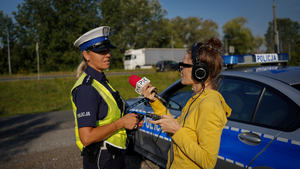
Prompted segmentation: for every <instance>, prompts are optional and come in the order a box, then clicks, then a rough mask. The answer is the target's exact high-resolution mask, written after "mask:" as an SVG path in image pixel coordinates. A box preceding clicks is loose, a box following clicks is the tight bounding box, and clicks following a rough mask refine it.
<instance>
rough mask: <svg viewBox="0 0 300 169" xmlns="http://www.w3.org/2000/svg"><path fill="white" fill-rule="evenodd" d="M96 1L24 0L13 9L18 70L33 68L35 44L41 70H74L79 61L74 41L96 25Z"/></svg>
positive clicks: (97, 23)
mask: <svg viewBox="0 0 300 169" xmlns="http://www.w3.org/2000/svg"><path fill="white" fill-rule="evenodd" d="M96 3H97V1H93V0H65V1H61V0H25V1H24V3H22V5H19V6H18V12H15V13H14V15H15V20H16V21H17V25H18V26H17V38H18V43H17V44H16V45H15V47H14V51H15V55H16V58H18V59H17V61H16V62H17V63H18V64H17V65H16V66H17V67H18V70H20V71H21V70H26V71H29V72H36V70H37V59H36V58H37V57H36V56H37V54H36V44H37V43H38V44H39V56H40V69H41V71H60V70H73V69H74V68H76V66H77V65H78V64H79V62H80V59H81V58H80V57H79V51H78V50H76V49H74V48H73V46H72V44H73V43H74V41H75V40H76V39H77V38H78V37H79V36H80V35H82V34H83V33H85V32H86V31H88V30H90V29H92V28H95V27H97V26H98V25H99V20H100V17H99V15H98V10H97V4H96Z"/></svg>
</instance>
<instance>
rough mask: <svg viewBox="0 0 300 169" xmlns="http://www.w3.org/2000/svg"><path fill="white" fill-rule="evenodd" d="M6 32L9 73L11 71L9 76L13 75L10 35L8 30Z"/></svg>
mask: <svg viewBox="0 0 300 169" xmlns="http://www.w3.org/2000/svg"><path fill="white" fill-rule="evenodd" d="M6 31H7V53H8V71H9V75H11V64H10V48H9V33H8V28H6Z"/></svg>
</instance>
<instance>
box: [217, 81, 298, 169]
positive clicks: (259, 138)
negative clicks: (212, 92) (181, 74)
mask: <svg viewBox="0 0 300 169" xmlns="http://www.w3.org/2000/svg"><path fill="white" fill-rule="evenodd" d="M218 90H219V92H220V93H221V94H222V95H223V97H224V99H225V101H226V103H227V104H228V105H229V107H231V108H232V114H231V116H230V117H229V118H228V122H227V124H226V126H225V128H224V130H223V133H222V138H221V144H220V151H219V159H220V160H218V163H217V166H216V168H225V167H224V166H225V164H226V163H230V164H235V166H239V167H241V168H246V167H247V166H248V165H249V164H251V165H250V166H251V167H252V168H253V167H258V166H259V167H262V168H269V167H270V168H299V166H300V161H299V159H300V153H299V152H300V146H299V143H298V142H297V141H296V142H295V141H293V138H295V137H298V136H296V135H299V134H300V133H299V128H298V129H297V128H295V129H291V128H289V127H290V126H291V125H293V124H295V119H297V116H298V115H299V112H298V111H299V110H297V105H295V104H294V103H293V102H291V101H290V100H289V99H288V98H287V96H285V95H284V94H282V93H281V92H280V91H277V90H276V89H274V88H272V87H270V86H267V85H264V84H261V83H259V82H257V81H252V80H249V79H245V78H236V77H226V76H224V77H223V78H222V80H221V81H220V85H219V88H218ZM284 130H285V133H282V131H284ZM293 130H295V131H293ZM293 142H294V143H293ZM230 168H232V167H230Z"/></svg>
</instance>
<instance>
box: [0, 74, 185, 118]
mask: <svg viewBox="0 0 300 169" xmlns="http://www.w3.org/2000/svg"><path fill="white" fill-rule="evenodd" d="M53 74H54V75H55V74H63V73H51V75H53ZM72 74H74V73H72ZM136 75H138V76H139V77H147V78H148V79H149V80H150V81H151V84H152V85H154V86H155V87H156V88H157V89H158V90H159V92H160V91H162V90H163V89H165V88H166V87H167V86H169V85H170V84H172V83H173V82H175V81H176V80H178V79H179V78H180V74H179V73H178V72H162V73H161V72H158V73H156V72H154V71H153V73H150V74H149V73H145V74H143V71H141V74H136ZM130 76H131V75H107V79H108V80H109V82H110V84H111V85H112V86H113V88H114V89H115V90H118V91H119V93H120V94H121V95H122V97H123V98H124V99H128V98H131V97H137V96H138V94H137V93H136V92H135V91H134V88H133V87H132V86H131V85H130V84H129V82H128V79H129V77H130ZM74 83H75V78H74V77H63V78H53V79H42V80H39V81H38V80H19V81H6V82H0V93H1V94H0V117H5V116H14V115H24V114H33V113H43V112H51V111H61V110H71V109H72V107H71V101H70V90H71V88H72V87H73V85H74Z"/></svg>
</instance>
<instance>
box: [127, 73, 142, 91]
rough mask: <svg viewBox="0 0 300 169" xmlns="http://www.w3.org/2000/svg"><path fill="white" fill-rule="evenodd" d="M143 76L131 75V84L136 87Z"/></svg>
mask: <svg viewBox="0 0 300 169" xmlns="http://www.w3.org/2000/svg"><path fill="white" fill-rule="evenodd" d="M141 79H142V78H140V77H138V76H137V75H131V76H130V77H129V83H130V84H131V86H133V87H134V88H135V87H136V83H137V82H138V81H139V80H141Z"/></svg>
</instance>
